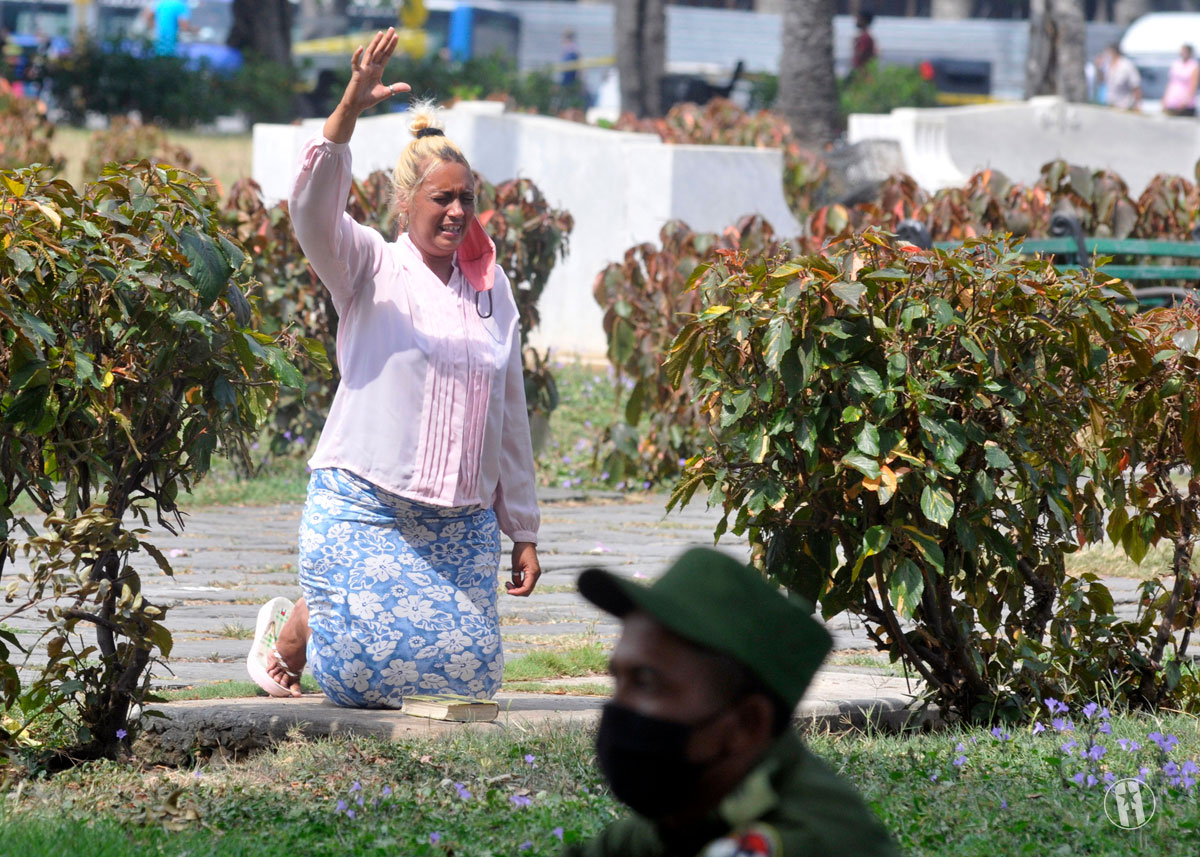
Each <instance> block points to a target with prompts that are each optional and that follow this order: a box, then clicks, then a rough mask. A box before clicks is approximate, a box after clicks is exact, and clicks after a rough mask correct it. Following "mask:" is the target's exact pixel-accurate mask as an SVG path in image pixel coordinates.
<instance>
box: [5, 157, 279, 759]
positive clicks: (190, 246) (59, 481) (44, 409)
mask: <svg viewBox="0 0 1200 857" xmlns="http://www.w3.org/2000/svg"><path fill="white" fill-rule="evenodd" d="M0 246H3V248H4V252H3V254H0V319H3V325H2V326H0V538H2V539H3V541H2V542H0V577H2V582H3V588H4V591H5V603H6V606H5V608H4V610H3V611H0V621H4V620H6V619H10V618H12V617H13V616H17V615H21V616H22V617H24V618H30V617H39V618H40V619H41V623H42V630H41V634H40V636H39V638H38V640H37V645H38V646H39V647H41V646H44V652H45V655H46V661H45V663H44V664H43V665H42V666H40V667H39V672H38V673H37V675H36V677H35V678H34V679H33V681H32V682H30V683H29V684H28V685H27V686H25V687H22V686H21V682H20V681H19V679H18V676H17V673H16V669H15V666H14V661H15V658H14V657H13V655H15V653H16V651H17V650H20V649H22V648H24V647H23V646H22V644H21V643H20V642H19V641H18V640H17V638H16V637H15V636H14V635H12V634H10V633H7V632H6V633H4V634H3V635H2V636H0V706H2V707H3V711H4V713H5V715H6V718H7V717H10V716H11V717H12V720H13V721H16V722H17V724H18V725H17V726H15V727H13V728H11V729H9V730H7V731H4V732H0V750H3V752H5V753H13V752H15V751H16V745H17V742H18V741H19V740H20V738H21V732H22V730H23V729H24V727H25V726H26V725H27V724H29V723H30V722H31V721H33V720H36V719H39V718H42V719H50V720H52V721H55V722H58V723H59V724H60V725H62V726H64V727H70V728H71V729H73V732H72V733H71V734H72V738H71V739H68V741H70V740H72V739H73V740H74V741H75V742H77V744H78V746H77V747H73V748H68V749H65V750H64V751H63V752H62V754H61V755H59V756H58V757H57V758H56V759H54V760H53V761H50V762H49V764H51V765H57V764H64V763H70V762H72V761H75V760H79V759H85V758H89V757H96V756H103V755H113V754H114V753H115V752H117V751H118V749H119V748H120V747H121V746H122V745H123V743H124V741H125V739H126V738H127V734H126V730H127V728H128V729H129V730H132V728H133V727H132V726H129V724H128V723H127V719H128V716H129V713H130V710H131V707H132V706H134V705H137V704H139V703H140V702H141V701H142V700H144V699H145V697H146V693H147V685H148V681H149V673H148V670H147V667H148V666H149V664H150V662H151V661H152V660H153V659H154V658H156V657H166V656H168V655H169V654H170V650H171V635H170V633H169V632H168V631H167V629H166V627H165V626H164V625H163V624H162V620H163V615H164V611H165V608H164V607H163V606H161V605H155V604H151V603H150V602H149V600H147V599H146V598H145V597H144V596H143V594H142V591H141V574H143V573H144V572H145V570H146V568H147V566H148V563H151V562H152V563H155V564H157V566H158V567H159V568H161V570H162V571H164V572H165V573H168V574H169V573H170V572H171V568H170V564H169V563H168V562H167V560H166V558H165V557H164V556H163V555H162V553H161V552H160V551H158V550H157V549H156V548H155V547H154V546H153V545H152V544H150V543H149V542H148V541H147V540H146V539H145V534H146V532H147V530H146V529H144V528H140V527H131V526H130V520H131V518H132V517H137V518H139V519H140V520H141V521H142V522H143V523H148V521H149V520H150V518H151V517H153V518H154V519H156V520H157V521H158V523H159V524H160V525H163V526H166V527H168V528H171V529H174V528H178V527H179V526H181V525H182V518H181V517H180V514H179V510H178V508H177V506H176V497H177V495H178V493H179V492H180V490H181V489H187V488H188V487H189V486H190V485H191V484H192V483H193V482H194V481H195V480H197V479H200V478H201V477H202V476H203V475H204V474H205V472H206V471H207V470H208V468H209V462H210V459H211V456H212V454H213V453H214V451H216V450H217V449H218V448H220V449H221V450H222V451H223V452H224V453H226V454H228V455H235V456H241V457H243V458H245V456H246V442H247V439H248V438H249V437H251V436H253V434H254V433H255V432H256V431H257V429H258V427H259V426H260V425H261V424H262V423H263V421H264V420H265V419H266V417H267V414H268V413H269V411H270V409H271V406H272V404H273V402H274V399H275V396H276V392H277V390H278V389H279V388H280V386H281V385H282V386H292V387H296V386H299V385H301V384H302V377H301V375H300V372H299V371H298V370H297V369H296V368H295V367H294V366H293V362H292V361H293V359H294V356H295V342H294V340H293V339H292V338H291V337H290V336H288V335H286V334H279V335H275V336H271V335H268V334H265V333H263V332H261V331H259V330H258V329H257V327H258V321H259V316H258V312H257V309H256V308H255V307H254V306H253V305H252V304H250V303H248V302H247V300H246V298H245V297H244V295H243V289H244V288H246V287H247V286H248V285H249V279H248V276H247V275H248V268H247V267H246V266H245V264H244V263H245V256H244V253H243V251H242V249H241V248H240V247H238V246H237V245H236V244H235V243H234V242H232V241H230V240H229V239H228V238H227V237H226V236H225V235H224V234H222V232H221V230H220V229H219V225H218V220H217V216H216V205H215V199H214V192H213V188H212V186H211V185H207V184H204V183H203V182H201V181H199V180H197V179H196V178H195V177H193V176H191V175H190V174H188V173H185V172H182V171H180V170H178V169H177V168H175V167H171V166H168V165H164V164H155V163H152V162H149V161H143V162H140V163H138V164H135V165H132V166H129V167H125V168H121V169H117V168H109V169H107V170H106V171H105V172H104V174H103V175H102V176H101V177H100V178H99V180H98V181H96V182H95V183H93V184H90V185H88V186H87V187H86V188H85V189H84V190H83V191H82V192H77V191H76V190H75V189H74V188H73V187H72V186H71V185H70V184H68V183H67V182H65V181H61V180H60V181H53V182H49V183H42V182H39V181H37V178H36V176H35V175H34V174H33V173H32V172H30V171H29V170H22V171H16V172H4V173H0ZM30 508H32V509H33V510H34V511H25V510H28V509H30ZM18 561H20V563H21V565H17V563H18ZM88 628H91V629H93V630H94V632H95V635H96V636H95V640H96V642H95V644H94V645H92V644H90V643H88V642H87V641H85V640H84V637H83V631H84V630H85V629H88Z"/></svg>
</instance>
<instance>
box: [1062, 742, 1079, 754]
mask: <svg viewBox="0 0 1200 857" xmlns="http://www.w3.org/2000/svg"><path fill="white" fill-rule="evenodd" d="M1077 746H1079V745H1078V744H1076V743H1075V739H1074V738H1072V739H1071V740H1070V741H1068V742H1067V743H1065V744H1063V745H1062V751H1063V752H1064V753H1066V754H1067V755H1068V756H1070V755H1071V754H1072V752H1073V751H1074V750H1075V748H1076V747H1077Z"/></svg>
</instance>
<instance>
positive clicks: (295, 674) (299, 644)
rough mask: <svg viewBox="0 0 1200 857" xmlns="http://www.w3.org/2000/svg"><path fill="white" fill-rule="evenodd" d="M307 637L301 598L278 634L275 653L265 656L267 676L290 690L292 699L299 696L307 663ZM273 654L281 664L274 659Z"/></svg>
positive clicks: (305, 613)
mask: <svg viewBox="0 0 1200 857" xmlns="http://www.w3.org/2000/svg"><path fill="white" fill-rule="evenodd" d="M308 637H309V630H308V604H307V603H306V602H305V601H304V599H303V598H301V599H300V600H299V601H297V602H296V604H295V606H293V607H292V612H291V614H290V615H289V616H288V620H287V622H285V623H284V625H283V629H282V630H281V631H280V632H279V639H278V640H276V641H275V651H273V652H271V653H270V654H269V655H267V675H269V676H270V677H271V678H273V679H274V680H275V681H277V682H278V683H279V684H280V685H282V686H283V687H286V688H287V689H288V690H290V691H291V693H292V696H293V697H296V696H300V673H302V672H303V671H304V665H305V664H306V663H307V662H308ZM275 652H278V653H279V658H282V659H283V663H280V662H279V658H276V657H275ZM285 664H286V667H285V666H284V665H285ZM289 670H290V672H289Z"/></svg>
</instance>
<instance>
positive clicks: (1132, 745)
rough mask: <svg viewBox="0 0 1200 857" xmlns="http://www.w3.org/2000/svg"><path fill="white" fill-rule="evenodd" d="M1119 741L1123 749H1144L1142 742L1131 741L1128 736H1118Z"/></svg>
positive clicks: (1131, 751)
mask: <svg viewBox="0 0 1200 857" xmlns="http://www.w3.org/2000/svg"><path fill="white" fill-rule="evenodd" d="M1117 743H1118V744H1119V745H1120V746H1121V749H1122V750H1126V751H1128V752H1130V753H1136V752H1137V751H1138V750H1140V749H1142V745H1141V744H1139V743H1138V742H1137V741H1130V740H1129V739H1128V738H1118V739H1117Z"/></svg>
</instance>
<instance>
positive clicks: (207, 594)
mask: <svg viewBox="0 0 1200 857" xmlns="http://www.w3.org/2000/svg"><path fill="white" fill-rule="evenodd" d="M664 509H665V498H664V497H663V496H660V495H651V496H641V497H632V498H630V497H624V496H621V495H603V494H599V495H597V494H592V495H590V496H588V495H581V494H576V493H571V492H564V491H557V492H555V491H546V492H544V496H543V499H542V515H543V527H542V531H541V544H540V547H539V555H540V557H541V561H542V567H543V569H544V571H545V573H544V574H543V576H542V579H541V583H540V586H539V588H538V590H537V591H535V593H534V594H533V595H532V596H531V597H529V598H525V599H522V598H511V597H509V596H507V595H505V594H503V593H501V594H500V597H499V603H500V617H501V619H500V621H501V626H502V627H501V631H502V634H503V637H504V642H505V651H506V652H507V653H508V655H509V656H510V657H512V656H519V655H520V654H522V653H523V652H527V651H529V650H531V649H535V648H538V647H541V646H547V645H555V644H561V643H565V642H570V641H572V640H579V641H581V640H584V639H598V640H600V641H601V642H602V643H603V644H605V645H606V646H609V645H611V644H612V642H613V641H614V640H615V639H616V635H617V633H618V631H619V624H618V623H617V622H616V621H614V620H613V619H612V617H609V616H607V615H605V614H603V613H601V612H600V611H598V610H596V609H595V608H593V607H592V606H591V605H590V604H588V603H587V602H586V601H584V599H583V598H581V597H580V596H579V595H578V594H577V593H576V592H575V581H576V579H577V577H578V575H579V573H580V572H581V571H582V570H583V569H585V568H588V567H590V566H602V567H604V568H607V569H610V570H611V571H613V572H615V573H617V574H621V575H625V576H628V577H632V578H647V579H649V578H653V577H655V576H657V575H658V574H660V573H661V571H662V570H663V568H664V567H665V566H666V564H667V563H668V562H669V561H670V560H671V559H672V558H674V557H675V556H676V555H678V554H679V553H680V552H681V551H682V550H683V549H685V548H686V547H688V546H691V545H696V544H711V543H712V532H713V527H714V525H715V523H716V521H717V519H718V513H717V512H716V511H715V510H707V509H705V508H704V506H703V504H702V503H697V504H693V505H692V506H691V507H689V508H687V509H685V510H683V511H679V512H674V513H672V514H671V515H670V516H667V515H666V514H665V512H664ZM300 512H301V509H300V506H298V505H296V506H278V507H211V508H205V509H200V510H197V511H196V512H194V513H192V514H191V515H189V516H188V518H187V521H186V529H185V530H184V531H183V532H182V533H181V534H180V535H179V536H176V537H172V536H170V535H169V534H167V533H155V534H154V543H155V544H156V545H157V546H158V547H160V548H161V549H162V550H163V551H164V552H165V553H166V554H167V555H168V556H169V557H170V558H171V562H172V564H173V565H174V567H175V576H174V578H173V579H172V578H169V577H166V576H165V575H162V574H159V573H157V571H156V570H155V571H147V572H144V573H143V584H144V589H145V592H146V595H147V596H148V597H149V598H150V599H151V600H152V601H154V602H156V603H162V604H166V605H169V606H170V611H169V613H168V614H167V625H168V627H169V628H170V629H171V632H172V634H173V636H174V640H175V644H174V650H173V652H172V655H171V659H170V662H169V669H170V671H169V672H168V671H167V670H165V669H164V668H163V667H161V666H159V667H156V668H155V678H156V681H157V682H158V683H159V684H161V685H167V686H171V685H190V684H195V683H203V682H212V681H220V680H226V679H239V680H244V679H246V678H247V676H246V672H245V667H244V659H245V655H246V651H247V648H248V646H249V640H248V636H249V635H250V633H251V632H252V629H253V627H254V622H255V617H256V615H257V612H258V608H259V606H260V605H262V604H263V602H265V601H266V600H267V599H269V598H272V597H274V596H277V595H284V596H287V597H289V598H293V599H294V598H296V597H297V596H298V595H299V589H298V585H297V582H296V534H297V529H298V527H299V520H300ZM721 547H722V548H723V549H725V550H728V551H730V552H732V553H734V554H737V555H739V556H742V557H746V556H748V548H747V546H746V544H745V542H744V540H739V539H737V538H734V537H726V538H724V539H722V542H721ZM509 548H510V545H509V544H508V543H507V541H506V543H505V546H504V560H505V563H507V556H508V551H509ZM505 568H507V565H505ZM502 579H503V578H502ZM1107 583H1108V584H1109V585H1110V587H1112V589H1113V593H1114V595H1115V596H1116V597H1117V600H1118V602H1119V607H1118V612H1120V613H1122V614H1126V615H1127V614H1130V613H1132V610H1133V606H1134V597H1135V592H1136V586H1137V584H1136V582H1135V581H1129V580H1118V579H1114V580H1109V581H1107ZM10 624H13V625H15V626H16V627H18V628H20V627H21V625H22V624H23V623H22V622H21V621H20V620H17V621H14V622H11V623H10ZM828 627H829V629H830V631H831V632H832V634H833V636H834V640H835V649H837V650H843V651H845V650H872V649H873V647H872V646H871V644H870V643H869V642H868V640H867V639H866V637H865V635H864V633H863V631H862V628H861V626H860V625H859V624H858V623H857V622H856V621H855V620H853V619H852V618H850V617H848V616H840V617H835V619H833V620H832V621H831V622H829V623H828ZM831 669H833V670H836V668H831V667H826V670H827V671H828V670H831ZM844 672H845V671H844ZM846 674H848V675H853V671H850V672H846ZM854 692H856V693H857V692H858V691H854Z"/></svg>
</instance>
